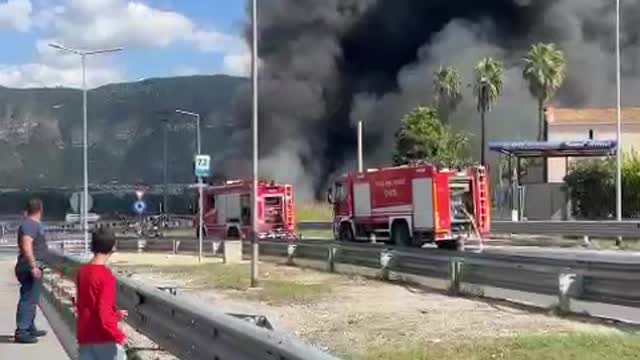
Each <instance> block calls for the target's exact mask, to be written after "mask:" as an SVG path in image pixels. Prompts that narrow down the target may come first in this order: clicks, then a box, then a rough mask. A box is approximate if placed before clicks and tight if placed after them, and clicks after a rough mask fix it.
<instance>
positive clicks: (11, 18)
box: [0, 0, 33, 32]
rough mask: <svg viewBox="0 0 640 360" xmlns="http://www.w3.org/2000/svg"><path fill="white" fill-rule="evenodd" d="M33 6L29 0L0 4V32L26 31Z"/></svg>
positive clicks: (15, 0)
mask: <svg viewBox="0 0 640 360" xmlns="http://www.w3.org/2000/svg"><path fill="white" fill-rule="evenodd" d="M32 11H33V6H32V4H31V1H29V0H9V1H8V2H2V3H0V31H1V30H16V31H22V32H24V31H28V30H29V28H30V27H31V12H32Z"/></svg>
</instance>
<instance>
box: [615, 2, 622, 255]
mask: <svg viewBox="0 0 640 360" xmlns="http://www.w3.org/2000/svg"><path fill="white" fill-rule="evenodd" d="M620 62H621V59H620V0H616V88H617V89H616V90H617V99H616V101H617V109H616V140H617V142H618V145H617V151H616V219H617V220H618V221H622V100H621V98H622V84H621V82H622V79H621V70H620V67H621V66H620ZM618 242H619V243H620V242H621V238H619V239H618Z"/></svg>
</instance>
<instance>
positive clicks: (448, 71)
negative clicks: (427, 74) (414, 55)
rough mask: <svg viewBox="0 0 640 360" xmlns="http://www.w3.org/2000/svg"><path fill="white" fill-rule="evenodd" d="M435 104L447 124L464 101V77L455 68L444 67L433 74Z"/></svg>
mask: <svg viewBox="0 0 640 360" xmlns="http://www.w3.org/2000/svg"><path fill="white" fill-rule="evenodd" d="M433 91H434V93H435V97H434V103H435V106H436V109H438V113H439V114H440V116H441V118H442V120H443V121H444V122H445V123H449V115H450V114H451V113H453V112H455V111H456V109H457V108H458V105H460V102H461V101H462V76H461V75H460V72H459V71H458V69H456V68H455V67H453V66H447V67H443V66H440V69H438V71H436V72H435V73H434V74H433Z"/></svg>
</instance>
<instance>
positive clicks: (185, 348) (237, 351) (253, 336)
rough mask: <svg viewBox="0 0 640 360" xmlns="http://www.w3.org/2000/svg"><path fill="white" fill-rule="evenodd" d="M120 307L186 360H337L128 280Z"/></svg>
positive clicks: (75, 261)
mask: <svg viewBox="0 0 640 360" xmlns="http://www.w3.org/2000/svg"><path fill="white" fill-rule="evenodd" d="M81 262H82V261H81V259H79V258H76V257H71V256H68V255H63V254H61V253H59V252H55V251H52V252H51V255H50V257H49V260H48V264H49V265H50V266H51V267H52V268H54V269H69V268H70V267H74V266H78V265H80V264H81ZM118 305H119V306H120V307H121V308H122V309H125V310H128V311H129V317H128V319H127V321H128V322H129V323H130V324H131V325H132V326H133V327H134V328H135V329H137V330H138V331H139V332H141V333H142V334H144V335H145V336H147V337H148V338H150V339H151V340H153V341H154V342H155V343H157V344H158V345H159V346H160V347H161V348H163V349H164V350H166V351H168V352H170V353H172V354H174V355H175V356H177V357H179V358H182V359H189V360H210V359H220V360H226V359H238V360H242V359H247V360H250V359H251V360H253V359H269V360H289V359H296V360H307V359H308V360H314V359H317V360H331V359H336V358H335V357H333V356H331V355H329V354H327V353H324V352H321V351H320V350H318V349H316V348H314V347H312V346H310V345H307V344H304V343H303V342H301V341H300V340H297V339H295V338H293V337H290V336H288V335H285V334H282V333H279V332H277V331H270V330H266V329H263V328H259V327H257V326H255V325H252V324H250V323H248V322H246V321H245V320H242V319H239V318H237V317H234V316H230V315H227V314H224V313H222V312H220V311H219V310H217V309H212V308H211V307H208V306H206V305H203V304H201V303H196V302H193V301H191V300H189V299H187V298H183V297H179V296H173V295H170V294H168V293H166V292H164V291H161V290H159V289H156V288H152V287H149V286H147V285H145V284H142V283H140V282H137V281H133V280H131V279H127V278H123V277H118Z"/></svg>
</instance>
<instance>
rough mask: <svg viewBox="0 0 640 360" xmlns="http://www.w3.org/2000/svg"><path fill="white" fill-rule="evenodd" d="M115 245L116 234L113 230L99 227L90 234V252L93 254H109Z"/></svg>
mask: <svg viewBox="0 0 640 360" xmlns="http://www.w3.org/2000/svg"><path fill="white" fill-rule="evenodd" d="M115 246H116V235H115V233H114V232H113V230H111V229H109V228H106V227H101V228H99V229H97V230H95V231H94V232H93V233H92V234H91V252H93V253H94V254H105V255H106V254H110V253H111V252H112V251H113V248H114V247H115Z"/></svg>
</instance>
